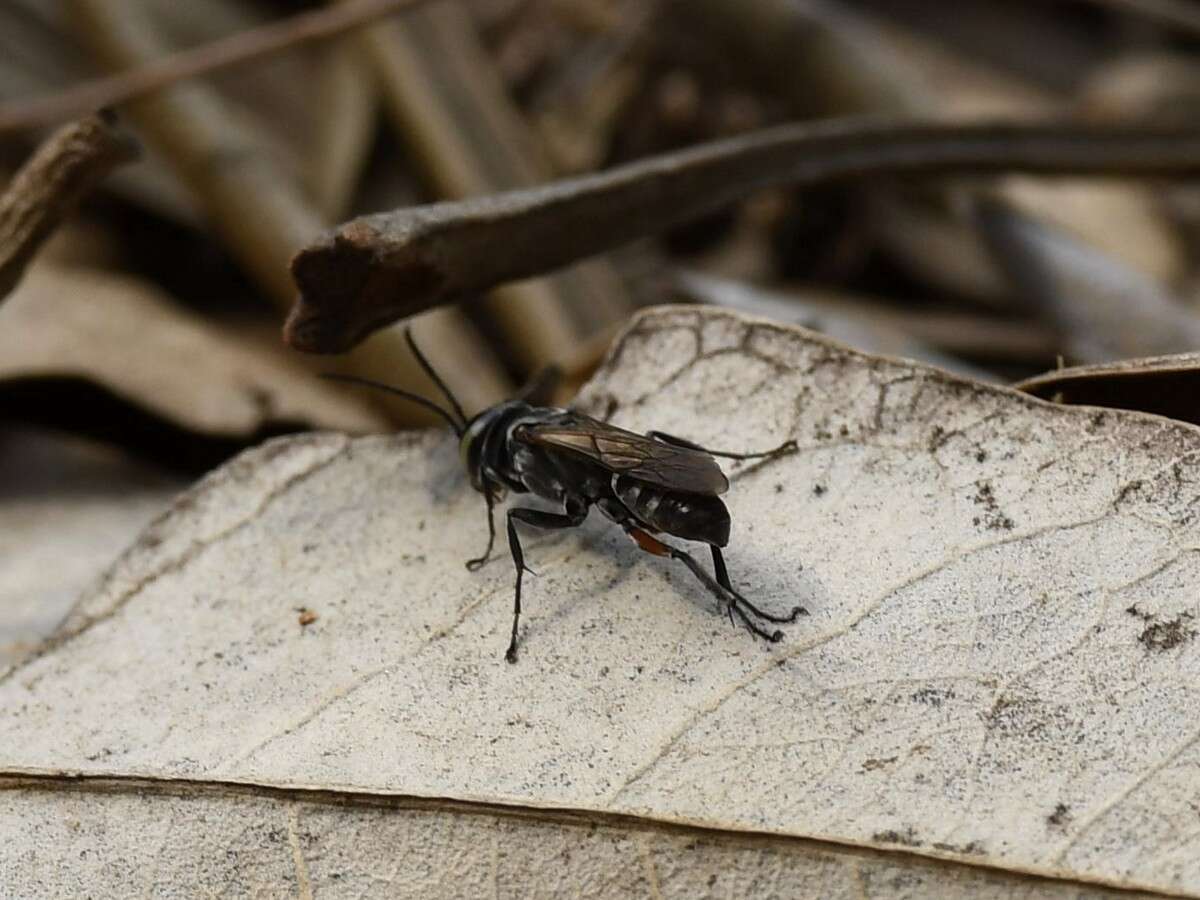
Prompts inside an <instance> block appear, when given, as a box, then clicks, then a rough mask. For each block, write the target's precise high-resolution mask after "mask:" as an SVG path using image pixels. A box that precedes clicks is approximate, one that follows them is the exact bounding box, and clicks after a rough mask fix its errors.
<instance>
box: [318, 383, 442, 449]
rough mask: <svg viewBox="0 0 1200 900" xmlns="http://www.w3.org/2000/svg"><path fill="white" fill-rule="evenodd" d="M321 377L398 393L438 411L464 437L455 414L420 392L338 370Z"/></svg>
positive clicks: (406, 398) (431, 410)
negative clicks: (415, 392) (342, 372)
mask: <svg viewBox="0 0 1200 900" xmlns="http://www.w3.org/2000/svg"><path fill="white" fill-rule="evenodd" d="M321 377H322V378H324V379H325V380H326V381H343V382H345V383H346V384H358V385H362V386H363V387H370V388H375V389H376V390H380V391H387V392H388V393H389V394H396V395H397V396H400V397H403V398H404V399H405V400H410V401H412V402H413V403H416V404H418V405H419V406H423V407H425V408H426V409H427V410H429V411H430V412H435V413H437V414H438V415H439V416H441V417H442V418H443V419H445V420H446V421H447V422H448V423H449V425H450V427H451V428H452V429H453V430H454V433H455V434H456V435H457V436H458V437H462V435H463V426H462V425H461V424H459V423H458V421H456V420H455V418H454V416H452V415H451V414H450V412H449V411H448V410H447V409H445V408H444V407H441V406H438V405H437V404H436V403H434V402H433V401H432V400H430V399H428V398H427V397H422V396H421V395H420V394H414V393H411V392H410V391H406V390H403V389H401V388H398V387H392V386H391V385H390V384H384V383H383V382H381V381H372V380H371V379H369V378H359V377H358V376H357V375H340V374H338V373H336V372H322V373H321ZM455 405H456V406H457V404H455ZM459 414H460V415H461V414H462V411H461V410H459Z"/></svg>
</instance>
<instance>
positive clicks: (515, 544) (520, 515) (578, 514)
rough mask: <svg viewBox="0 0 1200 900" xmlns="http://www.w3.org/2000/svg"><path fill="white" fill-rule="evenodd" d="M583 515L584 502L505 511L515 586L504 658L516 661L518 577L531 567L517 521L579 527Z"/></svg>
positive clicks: (539, 525)
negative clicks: (562, 509) (556, 508)
mask: <svg viewBox="0 0 1200 900" xmlns="http://www.w3.org/2000/svg"><path fill="white" fill-rule="evenodd" d="M586 518H587V506H584V507H583V508H582V509H579V508H574V509H572V508H570V506H568V509H567V511H566V512H565V513H552V512H545V511H544V510H540V509H523V508H518V509H510V510H509V511H508V548H509V550H511V551H512V559H513V565H514V566H516V569H517V586H516V590H515V591H514V592H513V623H512V640H511V641H509V644H508V650H507V651H506V652H505V654H504V658H505V659H506V660H507V661H508V662H510V663H515V662H516V661H517V626H518V625H519V624H520V621H521V579H522V576H524V574H525V573H526V572H532V571H533V570H532V569H530V568H529V567H528V566H526V565H525V553H524V552H523V551H522V549H521V539H520V538H519V537H517V522H524V523H525V524H526V525H532V526H533V527H535V528H541V529H543V530H552V529H559V528H578V527H579V526H580V525H582V524H583V520H584V519H586Z"/></svg>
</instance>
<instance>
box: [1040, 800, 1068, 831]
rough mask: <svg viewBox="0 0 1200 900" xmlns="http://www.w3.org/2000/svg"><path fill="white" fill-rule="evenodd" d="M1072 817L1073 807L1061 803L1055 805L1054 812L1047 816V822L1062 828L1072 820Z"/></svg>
mask: <svg viewBox="0 0 1200 900" xmlns="http://www.w3.org/2000/svg"><path fill="white" fill-rule="evenodd" d="M1071 819H1072V816H1071V807H1069V806H1067V804H1065V803H1059V804H1057V805H1056V806H1055V807H1054V812H1052V813H1050V815H1048V816H1046V823H1047V824H1048V825H1053V826H1054V827H1056V828H1061V827H1062V826H1064V825H1066V824H1067V823H1068V822H1070V821H1071Z"/></svg>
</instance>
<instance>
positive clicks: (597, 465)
mask: <svg viewBox="0 0 1200 900" xmlns="http://www.w3.org/2000/svg"><path fill="white" fill-rule="evenodd" d="M404 336H405V339H406V340H407V341H408V346H409V347H410V348H411V349H412V352H413V356H415V357H416V359H417V362H418V363H420V365H421V368H422V369H423V370H424V371H425V373H426V374H427V375H428V376H429V377H430V379H431V380H432V381H433V383H434V384H435V385H437V387H438V390H440V391H441V392H442V395H443V396H444V397H445V398H446V399H447V400H448V401H449V403H450V409H449V410H447V409H445V408H443V407H441V406H439V405H438V404H437V403H434V402H433V401H432V400H429V399H427V398H425V397H422V396H420V395H418V394H412V393H409V392H408V391H404V390H400V389H399V388H394V387H391V386H390V385H386V384H380V383H378V382H375V381H369V380H367V379H365V378H357V377H355V376H352V375H328V376H326V377H328V378H332V379H335V380H338V381H347V382H350V383H353V384H362V385H366V386H368V387H374V388H379V389H381V390H385V391H389V392H391V393H393V394H398V395H400V396H401V397H405V398H407V399H408V400H411V401H412V402H414V403H418V404H420V405H421V406H423V407H425V408H426V409H428V410H431V411H432V412H434V413H437V414H438V415H439V416H441V417H442V418H443V419H445V420H446V421H447V422H448V423H449V424H450V427H451V428H453V429H454V433H455V434H456V435H458V438H459V452H460V453H461V455H462V461H463V465H464V466H466V469H467V473H468V474H469V476H470V478H471V484H472V486H473V487H474V488H475V489H476V490H477V491H480V492H481V493H482V494H483V496H484V499H485V500H486V501H487V510H488V544H487V549H486V550H485V551H484V553H483V556H481V557H479V558H477V559H472V560H469V561H468V562H467V568H468V569H471V570H472V571H474V570H476V569H478V568H479V567H480V566H482V565H483V564H484V563H485V562H486V561H487V560H488V558H489V557H490V556H491V553H492V547H493V546H494V544H495V542H496V522H495V516H494V510H495V506H496V503H497V502H498V501H499V500H502V499H503V497H504V494H505V491H508V490H511V491H513V492H515V493H518V494H525V493H532V494H536V495H538V496H539V497H544V498H545V499H547V500H552V501H554V502H556V503H561V504H562V512H547V511H545V510H540V509H528V508H524V507H517V508H514V509H510V510H508V546H509V549H510V550H511V551H512V558H513V564H514V565H515V566H516V569H517V584H516V591H515V596H514V600H513V623H512V640H511V641H510V642H509V645H508V651H507V652H506V653H505V659H507V660H508V661H509V662H510V663H511V662H516V660H517V626H518V624H519V622H520V619H521V578H522V576H523V575H524V573H525V572H531V573H532V571H533V570H532V569H529V568H528V567H527V566H526V565H525V554H524V553H523V552H522V551H521V540H520V538H519V537H518V536H517V523H518V522H522V523H524V524H526V525H532V526H534V527H535V528H543V529H551V528H575V527H578V526H579V525H582V524H583V520H584V519H586V518H587V514H588V510H589V509H590V508H591V507H592V506H595V507H597V508H598V509H599V510H600V512H601V513H603V514H604V515H605V516H606V517H608V518H609V519H611V520H612V521H613V522H615V523H616V524H618V525H620V526H621V527H622V528H624V529H625V532H626V534H628V535H629V536H630V537H631V538H632V539H633V540H634V542H635V543H636V544H637V545H638V546H639V547H640V548H641V549H642V550H645V551H646V552H647V553H652V554H654V555H656V556H667V557H670V558H671V559H677V560H679V561H680V562H682V563H683V564H684V565H686V566H687V567H688V568H689V569H690V570H691V571H692V573H693V574H694V575H695V576H696V577H697V578H698V579H699V580H700V582H701V583H702V584H703V585H704V586H705V587H706V588H708V590H709V591H711V592H712V593H713V594H714V595H715V596H716V597H717V599H718V600H720V601H721V602H722V603H723V604H724V605H725V608H726V610H727V611H728V613H729V619H730V621H731V622H732V621H733V617H734V615H737V617H738V618H739V619H741V620H742V622H743V623H744V624H745V626H746V627H747V628H749V629H750V631H752V632H754V634H756V635H758V636H759V637H761V638H764V639H765V640H768V641H771V642H775V641H779V640H781V639H782V638H783V632H781V631H778V630H775V631H767V630H766V629H764V628H763V627H762V626H761V625H759V624H758V623H757V622H756V621H754V620H755V619H761V620H763V621H765V622H794V621H795V620H796V617H797V616H799V615H801V614H802V613H804V612H805V610H804V608H803V607H800V606H797V607H795V608H794V609H792V611H791V613H790V614H789V615H786V616H774V615H771V614H770V613H766V612H763V611H762V610H761V609H759V608H758V607H756V606H755V605H754V604H753V603H751V602H750V601H749V600H747V599H746V598H745V597H743V596H742V595H741V594H740V593H738V592H737V591H736V590H735V589H734V587H733V585H732V583H730V580H729V572H728V571H727V570H726V568H725V559H724V557H723V556H722V555H721V549H720V548H722V547H724V546H725V545H726V544H728V543H729V510H727V509H726V508H725V504H724V503H722V502H721V499H720V497H719V496H718V495H719V494H723V493H724V492H725V491H726V490H728V488H729V480H728V479H727V478H726V477H725V473H724V472H722V471H721V467H720V466H718V465H717V463H716V461H715V460H714V459H713V457H714V456H721V457H725V458H727V459H759V458H763V457H771V456H777V455H779V454H780V453H783V452H785V451H787V450H789V449H793V448H794V447H795V443H794V442H792V441H788V442H787V443H785V444H783V445H782V446H780V447H776V448H775V449H774V450H768V451H766V452H765V453H723V452H719V451H715V450H707V449H705V448H704V447H701V446H699V445H697V444H693V443H692V442H690V441H685V440H683V439H682V438H677V437H672V436H671V435H669V434H663V433H662V432H660V431H651V432H648V433H647V434H644V435H642V434H635V433H634V432H632V431H626V430H624V429H623V428H617V427H615V426H613V425H608V424H606V423H604V422H600V421H598V420H596V419H593V418H591V417H589V416H585V415H582V414H581V413H577V412H572V411H571V410H567V409H557V408H554V407H546V406H533V405H531V404H530V403H529V402H527V395H528V393H529V392H523V396H521V397H519V398H518V399H515V400H507V401H505V402H503V403H498V404H496V405H495V406H492V407H489V408H488V409H485V410H483V411H482V412H480V413H479V414H478V415H476V416H475V417H474V418H472V419H468V418H467V416H466V414H465V413H464V412H463V409H462V406H461V405H459V402H458V400H456V399H455V397H454V395H453V394H452V393H451V392H450V389H449V388H447V387H446V384H445V382H443V381H442V379H441V378H440V377H438V374H437V372H435V371H434V370H433V367H432V366H431V365H430V364H429V362H428V361H427V360H426V359H425V355H424V354H423V353H421V351H420V349H419V348H418V347H417V344H416V341H414V340H413V337H412V333H411V331H409V330H405V333H404ZM659 533H662V534H669V535H673V536H674V537H678V538H683V539H684V540H688V541H702V542H704V543H706V544H708V545H709V548H710V549H711V550H712V558H713V574H712V575H710V574H709V573H708V572H706V571H705V570H704V568H703V567H702V566H701V565H700V563H699V562H697V561H696V559H695V558H694V557H692V556H691V555H690V554H688V553H685V552H684V551H683V550H680V549H678V548H677V547H672V546H671V545H670V544H667V543H664V542H663V541H661V540H659V539H658V538H657V537H654V535H655V534H659Z"/></svg>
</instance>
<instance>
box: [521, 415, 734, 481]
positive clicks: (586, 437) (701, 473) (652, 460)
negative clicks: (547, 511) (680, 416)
mask: <svg viewBox="0 0 1200 900" xmlns="http://www.w3.org/2000/svg"><path fill="white" fill-rule="evenodd" d="M517 437H518V438H519V439H520V440H524V441H526V442H528V443H530V444H540V445H541V446H544V447H554V448H557V449H561V450H570V451H574V452H576V453H580V454H582V455H584V456H587V457H588V458H590V459H593V460H595V461H596V462H597V463H599V464H600V465H602V466H603V467H604V468H606V469H608V470H609V471H611V472H617V473H619V474H622V475H629V476H630V477H632V478H637V479H638V480H639V481H645V482H647V483H649V484H654V485H658V486H659V487H664V488H667V489H669V490H673V491H685V492H687V493H689V494H723V493H725V491H727V490H729V480H728V479H727V478H726V477H725V473H724V472H722V471H721V467H720V466H718V465H717V462H716V460H714V459H713V458H712V457H711V456H709V455H708V454H707V453H705V452H704V451H703V450H692V449H689V448H687V447H678V446H675V445H674V444H664V443H662V442H661V441H656V440H654V439H653V438H648V437H646V436H645V435H644V434H636V433H634V432H632V431H626V430H625V429H623V428H617V427H615V426H613V425H606V424H605V423H603V422H599V421H597V420H595V419H592V418H589V417H587V416H582V415H578V414H569V415H567V416H563V417H561V418H560V419H559V420H558V421H554V422H546V423H544V424H539V425H526V426H524V427H523V428H521V429H520V430H519V431H518V433H517Z"/></svg>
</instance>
